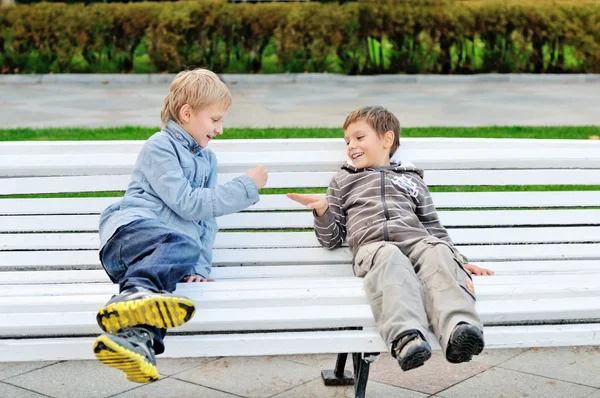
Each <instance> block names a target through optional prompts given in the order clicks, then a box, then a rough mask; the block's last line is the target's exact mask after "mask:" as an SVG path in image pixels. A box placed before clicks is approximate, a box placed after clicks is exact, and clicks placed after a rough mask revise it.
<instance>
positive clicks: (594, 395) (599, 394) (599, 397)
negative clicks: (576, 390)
mask: <svg viewBox="0 0 600 398" xmlns="http://www.w3.org/2000/svg"><path fill="white" fill-rule="evenodd" d="M585 398H600V390H597V391H596V392H594V393H592V395H590V396H589V397H585Z"/></svg>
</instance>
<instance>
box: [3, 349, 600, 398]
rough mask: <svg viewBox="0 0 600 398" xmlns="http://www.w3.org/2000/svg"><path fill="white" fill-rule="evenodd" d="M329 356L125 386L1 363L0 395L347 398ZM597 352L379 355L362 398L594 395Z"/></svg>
mask: <svg viewBox="0 0 600 398" xmlns="http://www.w3.org/2000/svg"><path fill="white" fill-rule="evenodd" d="M334 362H335V356H333V355H304V356H287V357H285V356H279V357H248V358H243V357H228V358H204V359H198V358H196V359H193V358H190V359H162V360H160V359H159V362H158V366H159V371H160V372H161V375H162V378H161V380H159V381H157V382H155V383H152V384H147V385H140V384H135V383H130V382H127V381H126V379H125V377H124V376H123V375H122V373H121V372H119V371H118V370H115V369H111V368H108V367H105V366H104V365H102V364H100V363H99V362H96V361H66V362H37V363H36V362H26V363H0V397H4V398H12V397H15V398H41V397H56V398H68V397H73V398H79V397H86V398H100V397H119V398H125V397H130V398H133V397H157V398H169V397H178V398H180V397H194V398H197V397H207V398H213V397H214V398H234V397H273V398H310V397H313V398H328V397H336V398H342V397H353V396H354V395H353V389H352V387H325V386H324V385H323V383H322V381H321V378H320V371H321V369H325V368H331V367H332V366H333V364H334ZM599 370H600V347H575V348H568V347H567V348H554V349H529V350H521V349H511V350H493V351H484V353H483V354H482V355H481V356H479V357H477V358H476V359H475V360H474V361H473V362H471V363H467V364H460V365H451V364H448V363H447V362H446V361H445V360H444V359H443V357H442V355H441V354H440V353H435V354H434V356H433V357H432V359H431V360H430V361H429V362H427V364H426V365H425V366H423V367H422V368H419V369H415V370H412V371H410V372H406V373H403V372H402V370H401V369H400V368H399V367H398V365H397V364H396V363H395V362H394V360H393V359H392V358H391V357H390V356H389V355H386V356H383V357H382V358H381V359H379V360H378V361H377V362H375V363H374V364H373V365H372V371H371V375H370V377H369V383H368V390H367V397H368V398H425V397H439V398H464V397H476V398H517V397H518V398H523V397H529V398H565V397H568V398H584V397H585V398H600V371H599Z"/></svg>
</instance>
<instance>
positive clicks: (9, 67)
mask: <svg viewBox="0 0 600 398" xmlns="http://www.w3.org/2000/svg"><path fill="white" fill-rule="evenodd" d="M530 1H531V2H530ZM0 48H2V51H1V52H0V65H2V73H49V72H53V73H77V72H79V73H81V72H84V73H85V72H96V73H98V72H108V73H110V72H125V73H127V72H134V73H145V72H178V71H180V70H181V69H183V68H189V67H194V66H204V67H208V68H211V69H212V70H214V71H216V72H226V73H236V72H237V73H273V72H338V73H346V74H374V73H443V74H447V73H490V72H499V73H507V72H521V73H548V72H552V73H575V72H577V73H578V72H595V73H599V72H600V2H596V1H592V2H587V1H561V2H552V3H543V4H538V3H535V2H533V1H532V0H525V1H524V2H512V1H508V2H506V1H504V2H500V3H499V2H493V1H468V2H460V3H457V2H456V3H455V2H450V3H446V2H435V1H428V2H424V1H423V0H420V1H419V2H418V4H417V3H415V2H406V1H402V2H390V3H375V2H372V3H362V2H358V3H354V2H350V3H345V4H336V3H331V4H319V3H293V4H290V3H273V4H271V3H270V4H229V3H225V2H223V1H210V0H205V1H201V2H175V3H151V2H142V3H130V4H91V5H88V6H85V5H82V4H73V5H65V4H58V3H41V4H33V5H18V6H14V7H8V8H4V9H0Z"/></svg>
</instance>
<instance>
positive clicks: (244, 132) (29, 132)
mask: <svg viewBox="0 0 600 398" xmlns="http://www.w3.org/2000/svg"><path fill="white" fill-rule="evenodd" d="M156 131H158V127H156V128H153V127H129V126H127V127H112V128H100V129H98V128H96V129H89V128H48V129H29V128H15V129H0V141H63V140H75V141H79V140H145V139H147V138H148V137H150V136H151V135H152V134H154V133H155V132H156ZM599 135H600V127H598V126H583V127H578V126H577V127H575V126H564V127H561V126H559V127H520V126H516V127H497V126H495V127H471V128H467V127H419V128H405V129H402V137H462V138H538V139H571V140H573V139H582V140H586V139H589V138H590V137H593V136H599ZM342 136H343V133H342V129H341V128H256V129H255V128H226V129H225V134H223V135H222V136H219V137H218V139H240V138H341V137H342Z"/></svg>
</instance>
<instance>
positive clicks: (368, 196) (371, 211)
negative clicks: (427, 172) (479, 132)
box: [314, 162, 467, 263]
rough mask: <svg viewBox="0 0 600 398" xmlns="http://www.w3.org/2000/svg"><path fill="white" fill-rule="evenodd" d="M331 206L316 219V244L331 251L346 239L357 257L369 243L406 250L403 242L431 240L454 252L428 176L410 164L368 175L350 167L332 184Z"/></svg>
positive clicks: (370, 169)
mask: <svg viewBox="0 0 600 398" xmlns="http://www.w3.org/2000/svg"><path fill="white" fill-rule="evenodd" d="M327 202H328V203H329V208H328V209H327V211H326V212H325V213H324V214H323V215H322V216H321V217H317V216H316V214H315V218H314V227H315V233H316V235H317V239H318V241H319V243H321V245H322V246H323V247H325V248H327V249H333V248H335V247H338V246H340V245H341V244H342V242H343V241H344V239H347V241H348V244H349V246H350V249H351V250H352V254H353V255H356V252H357V251H358V248H359V247H361V246H362V245H365V244H367V243H373V242H381V241H390V242H396V243H398V246H399V247H400V248H401V249H402V246H403V245H402V243H403V242H406V243H408V242H414V241H415V240H418V239H420V238H427V237H429V236H435V237H437V238H439V239H441V240H443V241H445V242H447V243H448V244H449V245H450V246H451V247H453V248H454V245H453V243H452V241H451V239H450V237H449V236H448V232H447V231H446V229H445V228H444V227H443V226H442V224H441V223H440V219H439V217H438V214H437V212H436V210H435V206H434V204H433V200H432V199H431V194H430V193H429V189H428V188H427V185H426V184H425V182H424V181H423V170H422V169H419V168H416V167H415V166H414V165H413V164H412V163H410V162H403V163H402V164H391V165H390V166H389V167H384V168H370V167H369V168H366V169H357V168H356V167H354V166H352V165H351V164H349V163H345V164H344V165H343V166H342V170H341V171H340V172H339V173H338V174H336V176H335V177H334V178H333V180H332V181H331V183H330V184H329V188H328V190H327ZM456 253H458V251H456ZM462 257H463V260H464V262H465V263H466V262H467V259H466V257H464V256H462Z"/></svg>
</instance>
